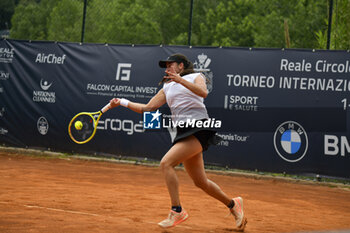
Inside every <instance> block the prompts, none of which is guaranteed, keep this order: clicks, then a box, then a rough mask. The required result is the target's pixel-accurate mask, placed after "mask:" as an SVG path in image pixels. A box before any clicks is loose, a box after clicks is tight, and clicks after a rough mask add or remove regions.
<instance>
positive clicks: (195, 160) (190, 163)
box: [183, 152, 231, 206]
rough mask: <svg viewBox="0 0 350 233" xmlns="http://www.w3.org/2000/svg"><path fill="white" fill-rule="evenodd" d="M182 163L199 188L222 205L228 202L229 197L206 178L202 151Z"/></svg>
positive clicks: (229, 200)
mask: <svg viewBox="0 0 350 233" xmlns="http://www.w3.org/2000/svg"><path fill="white" fill-rule="evenodd" d="M183 164H184V167H185V169H186V171H187V173H188V175H189V176H190V177H191V179H192V180H193V182H194V184H195V185H196V186H197V187H198V188H201V189H202V190H203V191H204V192H206V193H207V194H209V195H210V196H212V197H214V198H215V199H217V200H219V201H221V202H222V203H223V204H224V205H226V206H227V205H229V204H230V202H231V198H229V197H228V196H227V195H226V194H225V193H224V192H223V191H222V190H221V188H220V187H219V186H218V185H217V184H216V183H214V182H213V181H211V180H209V179H208V178H207V175H206V174H205V170H204V162H203V154H202V152H200V153H198V154H196V155H194V156H192V157H191V158H189V159H187V160H186V161H184V162H183Z"/></svg>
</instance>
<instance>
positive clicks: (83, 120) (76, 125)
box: [68, 104, 111, 144]
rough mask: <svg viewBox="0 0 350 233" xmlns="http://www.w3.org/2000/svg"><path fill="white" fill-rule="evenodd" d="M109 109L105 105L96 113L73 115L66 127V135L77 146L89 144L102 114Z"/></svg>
mask: <svg viewBox="0 0 350 233" xmlns="http://www.w3.org/2000/svg"><path fill="white" fill-rule="evenodd" d="M110 108H111V105H110V104H107V105H106V106H104V107H103V108H102V109H101V110H100V111H98V112H80V113H78V114H77V115H75V116H74V117H73V118H72V120H71V121H70V122H69V125H68V134H69V137H70V138H71V139H72V140H73V142H75V143H78V144H84V143H87V142H89V141H90V140H91V139H92V138H93V137H94V136H95V133H96V129H97V124H98V121H99V120H100V118H101V116H102V114H103V113H105V112H107V111H108V110H109V109H110Z"/></svg>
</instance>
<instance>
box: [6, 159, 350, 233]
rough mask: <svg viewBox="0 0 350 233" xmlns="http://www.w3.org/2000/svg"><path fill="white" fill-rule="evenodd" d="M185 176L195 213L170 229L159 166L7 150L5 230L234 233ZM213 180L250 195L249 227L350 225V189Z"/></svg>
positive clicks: (188, 204) (183, 186)
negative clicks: (162, 224)
mask: <svg viewBox="0 0 350 233" xmlns="http://www.w3.org/2000/svg"><path fill="white" fill-rule="evenodd" d="M178 176H179V180H180V193H181V197H182V204H183V206H184V208H186V209H187V211H188V212H189V215H190V217H189V219H188V220H187V221H186V222H184V223H182V224H180V225H178V226H176V227H175V228H172V229H169V230H164V229H161V228H159V227H158V226H157V222H159V221H161V220H163V219H164V218H165V217H167V214H168V211H169V208H170V206H169V197H168V193H167V190H166V187H165V183H164V181H163V178H162V175H161V172H160V169H159V168H158V167H157V166H143V165H135V164H125V163H113V162H110V161H93V160H84V159H77V158H73V157H68V156H62V157H57V156H33V155H30V156H29V155H23V154H19V153H14V152H0V187H1V189H0V232H4V233H5V232H16V233H17V232H66V233H70V232H235V231H234V222H233V217H232V216H227V214H228V213H229V212H228V210H227V209H226V208H225V207H224V206H223V205H222V204H221V203H219V202H218V201H216V200H214V199H213V198H211V197H209V196H207V195H206V194H205V193H204V192H203V191H201V190H199V189H198V188H196V187H195V186H194V185H193V183H192V181H191V180H190V178H189V177H188V176H187V174H186V173H185V172H184V171H183V170H182V169H181V168H180V169H178ZM208 177H209V178H210V179H212V180H214V181H215V182H216V183H217V184H218V185H220V186H221V187H222V188H223V190H224V191H225V192H227V193H228V194H230V195H232V196H238V195H241V196H242V197H243V198H244V200H245V203H244V204H245V213H246V216H247V218H248V225H247V228H246V231H245V232H250V233H254V232H259V233H262V232H269V233H273V232H310V231H326V230H349V229H350V189H349V188H348V187H346V186H341V185H340V186H338V187H330V186H329V185H328V186H327V185H320V184H317V183H315V182H313V183H310V184H307V183H306V182H301V181H295V182H291V181H287V180H282V179H270V178H261V177H258V176H252V177H247V176H242V175H239V174H236V175H234V174H230V175H225V174H218V173H214V172H208ZM226 216H227V217H226Z"/></svg>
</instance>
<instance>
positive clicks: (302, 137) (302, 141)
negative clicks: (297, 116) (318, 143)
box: [273, 121, 308, 163]
mask: <svg viewBox="0 0 350 233" xmlns="http://www.w3.org/2000/svg"><path fill="white" fill-rule="evenodd" d="M273 143H274V146H275V150H276V152H277V154H278V155H279V156H280V157H281V158H282V159H284V160H285V161H287V162H292V163H293V162H298V161H299V160H301V159H302V158H303V157H304V156H305V154H306V151H307V148H308V138H307V134H306V131H305V130H304V128H303V127H302V126H301V125H300V124H299V123H297V122H295V121H286V122H284V123H282V124H281V125H279V126H278V127H277V129H276V131H275V134H274V137H273Z"/></svg>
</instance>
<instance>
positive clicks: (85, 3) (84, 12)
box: [80, 0, 87, 43]
mask: <svg viewBox="0 0 350 233" xmlns="http://www.w3.org/2000/svg"><path fill="white" fill-rule="evenodd" d="M86 5H87V0H84V10H83V26H82V29H81V40H80V41H81V43H83V42H84V36H85V17H86Z"/></svg>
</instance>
